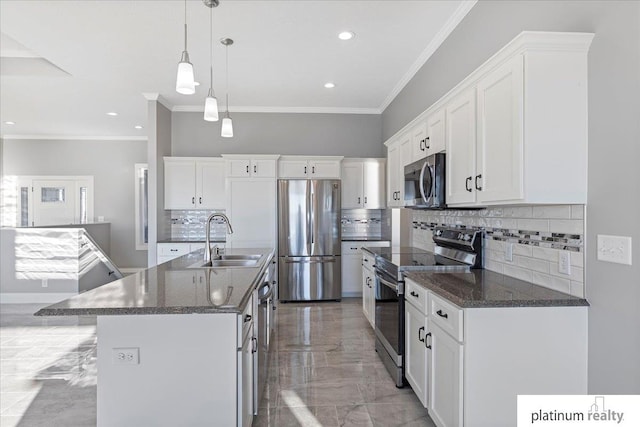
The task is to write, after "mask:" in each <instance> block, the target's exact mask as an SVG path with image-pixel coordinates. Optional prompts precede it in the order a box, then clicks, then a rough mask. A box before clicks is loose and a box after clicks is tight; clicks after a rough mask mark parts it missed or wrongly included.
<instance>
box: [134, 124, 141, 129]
mask: <svg viewBox="0 0 640 427" xmlns="http://www.w3.org/2000/svg"><path fill="white" fill-rule="evenodd" d="M134 128H136V129H142V126H140V125H135V126H134Z"/></svg>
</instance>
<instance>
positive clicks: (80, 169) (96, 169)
mask: <svg viewBox="0 0 640 427" xmlns="http://www.w3.org/2000/svg"><path fill="white" fill-rule="evenodd" d="M146 147H147V143H146V141H57V140H56V141H50V140H9V139H4V141H3V159H2V160H3V169H4V170H3V172H4V173H5V174H6V175H92V176H93V177H94V181H93V185H94V215H95V217H96V218H97V217H98V216H104V217H105V221H107V222H110V223H111V259H112V260H113V262H115V263H116V265H117V266H118V267H125V268H126V267H144V266H146V265H147V252H146V251H137V250H136V249H135V224H134V219H135V218H134V217H135V213H134V206H135V203H134V202H135V193H134V185H135V181H134V164H135V163H146V161H147V152H146Z"/></svg>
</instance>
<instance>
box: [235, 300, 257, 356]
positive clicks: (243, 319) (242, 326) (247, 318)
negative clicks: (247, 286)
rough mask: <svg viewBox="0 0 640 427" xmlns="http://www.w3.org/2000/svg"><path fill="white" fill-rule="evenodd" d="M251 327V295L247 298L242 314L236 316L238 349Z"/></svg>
mask: <svg viewBox="0 0 640 427" xmlns="http://www.w3.org/2000/svg"><path fill="white" fill-rule="evenodd" d="M252 325H253V295H251V298H249V301H248V302H247V306H246V307H245V308H244V310H242V314H241V315H240V316H238V348H242V342H243V341H244V339H245V337H246V336H247V334H248V333H249V332H250V331H251V326H252Z"/></svg>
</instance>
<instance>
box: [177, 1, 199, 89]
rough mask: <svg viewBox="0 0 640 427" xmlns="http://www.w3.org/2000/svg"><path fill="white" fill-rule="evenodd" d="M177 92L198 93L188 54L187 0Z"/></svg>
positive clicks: (185, 2) (185, 3)
mask: <svg viewBox="0 0 640 427" xmlns="http://www.w3.org/2000/svg"><path fill="white" fill-rule="evenodd" d="M176 92H178V93H181V94H183V95H193V94H194V93H196V84H195V79H194V77H193V65H192V64H191V62H189V52H187V0H184V50H183V51H182V57H181V58H180V63H178V76H177V78H176Z"/></svg>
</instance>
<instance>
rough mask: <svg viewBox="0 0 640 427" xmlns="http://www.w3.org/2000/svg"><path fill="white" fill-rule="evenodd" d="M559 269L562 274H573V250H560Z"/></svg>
mask: <svg viewBox="0 0 640 427" xmlns="http://www.w3.org/2000/svg"><path fill="white" fill-rule="evenodd" d="M558 271H559V272H560V274H571V252H569V251H560V252H558Z"/></svg>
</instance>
